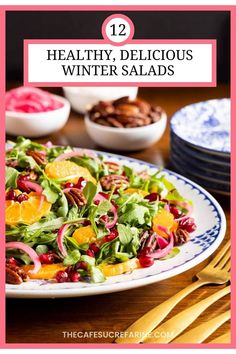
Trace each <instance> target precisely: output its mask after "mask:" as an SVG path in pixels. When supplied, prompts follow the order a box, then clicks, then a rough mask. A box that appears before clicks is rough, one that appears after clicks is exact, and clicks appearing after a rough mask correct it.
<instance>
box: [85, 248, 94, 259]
mask: <svg viewBox="0 0 236 354" xmlns="http://www.w3.org/2000/svg"><path fill="white" fill-rule="evenodd" d="M86 254H87V256H89V257H93V258H94V257H95V255H94V252H93V251H92V250H90V249H88V250H87V251H86Z"/></svg>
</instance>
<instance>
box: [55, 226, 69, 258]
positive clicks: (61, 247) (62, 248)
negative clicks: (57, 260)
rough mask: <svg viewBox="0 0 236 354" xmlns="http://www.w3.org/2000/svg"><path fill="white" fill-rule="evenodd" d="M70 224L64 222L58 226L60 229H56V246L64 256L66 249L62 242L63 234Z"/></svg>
mask: <svg viewBox="0 0 236 354" xmlns="http://www.w3.org/2000/svg"><path fill="white" fill-rule="evenodd" d="M70 226H71V225H70V224H64V225H62V226H61V227H60V229H59V230H58V233H57V245H58V248H59V250H60V252H61V254H62V255H63V256H64V257H66V256H67V251H66V248H65V246H64V244H63V239H64V236H65V232H66V230H67V229H68V227H70Z"/></svg>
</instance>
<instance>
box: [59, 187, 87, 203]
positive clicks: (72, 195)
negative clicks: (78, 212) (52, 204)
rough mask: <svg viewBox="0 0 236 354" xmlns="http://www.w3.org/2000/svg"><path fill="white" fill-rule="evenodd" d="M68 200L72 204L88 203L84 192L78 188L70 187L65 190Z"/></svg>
mask: <svg viewBox="0 0 236 354" xmlns="http://www.w3.org/2000/svg"><path fill="white" fill-rule="evenodd" d="M64 194H65V196H66V198H67V200H68V202H69V203H70V204H72V205H77V206H78V207H81V206H83V205H85V204H86V203H87V200H86V198H85V196H84V195H83V192H81V191H80V190H79V189H78V188H70V189H69V190H67V191H65V192H64Z"/></svg>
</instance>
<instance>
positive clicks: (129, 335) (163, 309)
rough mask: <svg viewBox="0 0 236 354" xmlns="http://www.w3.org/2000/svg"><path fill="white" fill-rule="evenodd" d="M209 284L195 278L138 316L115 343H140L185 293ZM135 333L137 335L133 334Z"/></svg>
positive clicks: (187, 293)
mask: <svg viewBox="0 0 236 354" xmlns="http://www.w3.org/2000/svg"><path fill="white" fill-rule="evenodd" d="M205 284H209V282H207V281H205V282H204V281H202V280H196V281H195V282H193V283H191V284H190V285H189V286H187V287H186V288H184V289H183V290H181V291H179V292H178V293H177V294H175V295H173V296H172V297H170V298H169V299H168V300H166V301H164V302H162V303H161V304H160V305H158V306H156V307H154V308H153V309H152V310H150V311H148V312H147V313H146V314H145V315H144V316H142V317H140V318H139V319H138V320H137V321H135V322H134V323H133V324H132V325H131V326H129V327H128V328H127V329H126V330H125V331H124V333H125V336H122V337H119V338H117V339H116V341H115V342H116V343H126V344H127V343H129V344H130V343H140V342H142V341H143V339H144V338H145V337H146V336H147V335H148V334H149V333H150V332H151V331H153V329H154V328H155V327H156V326H158V325H159V323H161V321H162V320H163V319H164V318H165V317H166V316H167V315H168V314H169V313H170V311H171V310H172V309H173V308H174V307H175V306H176V305H177V304H178V303H179V302H180V301H181V300H183V299H184V298H185V297H186V296H187V295H189V294H191V293H192V292H193V291H194V290H196V289H198V288H200V287H201V286H203V285H205ZM135 334H137V335H135Z"/></svg>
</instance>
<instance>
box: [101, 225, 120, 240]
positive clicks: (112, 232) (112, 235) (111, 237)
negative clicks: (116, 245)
mask: <svg viewBox="0 0 236 354" xmlns="http://www.w3.org/2000/svg"><path fill="white" fill-rule="evenodd" d="M118 234H119V233H118V231H117V229H116V228H114V227H113V228H112V229H111V230H110V234H109V235H106V236H105V237H104V240H105V242H111V241H112V240H114V239H115V238H116V237H117V236H118Z"/></svg>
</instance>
